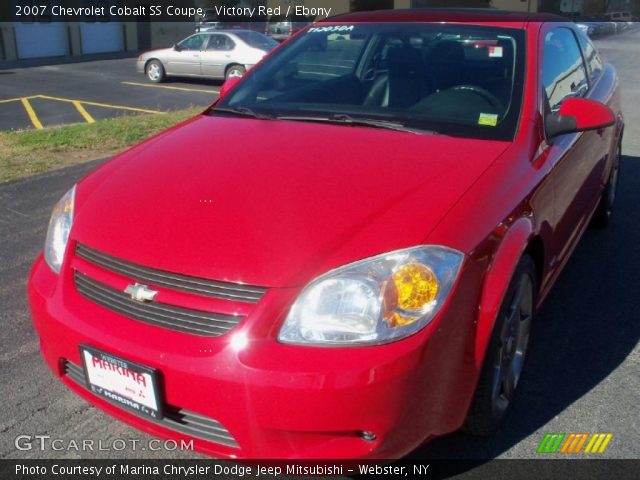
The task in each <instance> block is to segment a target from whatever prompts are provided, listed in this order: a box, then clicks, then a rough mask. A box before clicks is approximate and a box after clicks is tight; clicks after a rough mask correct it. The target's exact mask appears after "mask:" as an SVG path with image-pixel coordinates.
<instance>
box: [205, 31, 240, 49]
mask: <svg viewBox="0 0 640 480" xmlns="http://www.w3.org/2000/svg"><path fill="white" fill-rule="evenodd" d="M234 46H235V44H234V43H233V40H231V39H230V38H229V37H227V36H226V35H220V34H217V35H209V43H208V44H207V51H229V50H233V47H234Z"/></svg>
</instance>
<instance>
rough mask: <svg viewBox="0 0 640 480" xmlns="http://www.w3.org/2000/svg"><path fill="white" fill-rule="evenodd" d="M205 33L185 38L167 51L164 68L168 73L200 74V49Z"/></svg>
mask: <svg viewBox="0 0 640 480" xmlns="http://www.w3.org/2000/svg"><path fill="white" fill-rule="evenodd" d="M206 37H207V36H206V35H205V34H196V35H191V36H190V37H187V38H185V39H184V40H182V41H181V42H180V43H178V44H176V46H175V47H174V48H173V50H171V51H170V52H169V54H168V55H167V61H166V64H165V68H166V70H167V73H168V74H170V75H200V57H201V54H202V52H201V50H202V47H203V45H204V41H205V40H206Z"/></svg>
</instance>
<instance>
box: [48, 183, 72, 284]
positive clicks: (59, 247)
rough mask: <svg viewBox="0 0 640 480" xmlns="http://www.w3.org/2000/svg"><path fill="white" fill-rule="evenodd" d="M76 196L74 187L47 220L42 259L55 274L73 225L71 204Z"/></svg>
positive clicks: (58, 270) (60, 264) (58, 269)
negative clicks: (47, 225)
mask: <svg viewBox="0 0 640 480" xmlns="http://www.w3.org/2000/svg"><path fill="white" fill-rule="evenodd" d="M75 196H76V187H75V185H74V186H73V188H72V189H71V190H69V191H68V192H67V193H65V194H64V196H63V197H62V198H61V199H60V201H59V202H58V203H57V204H56V206H55V207H54V209H53V213H52V214H51V220H49V230H47V239H46V240H45V242H44V259H45V261H46V262H47V265H49V266H50V267H51V270H53V271H54V272H56V273H59V272H60V267H61V266H62V259H63V258H64V252H65V250H66V249H67V241H68V240H69V232H70V231H71V224H72V223H73V204H74V200H75Z"/></svg>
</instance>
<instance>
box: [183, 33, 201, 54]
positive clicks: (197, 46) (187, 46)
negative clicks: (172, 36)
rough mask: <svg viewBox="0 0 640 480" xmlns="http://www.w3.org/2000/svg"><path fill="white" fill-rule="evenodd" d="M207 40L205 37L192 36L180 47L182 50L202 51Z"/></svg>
mask: <svg viewBox="0 0 640 480" xmlns="http://www.w3.org/2000/svg"><path fill="white" fill-rule="evenodd" d="M204 40H205V35H192V36H191V37H189V38H187V39H185V40H183V41H182V42H180V43H179V44H178V45H179V47H180V50H198V51H199V50H201V49H202V43H203V42H204Z"/></svg>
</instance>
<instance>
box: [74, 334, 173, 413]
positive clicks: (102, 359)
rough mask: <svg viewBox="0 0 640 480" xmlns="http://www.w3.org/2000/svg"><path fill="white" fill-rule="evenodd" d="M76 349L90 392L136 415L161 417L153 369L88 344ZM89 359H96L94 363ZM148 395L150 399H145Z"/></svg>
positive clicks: (157, 377) (157, 379)
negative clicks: (78, 352) (124, 389)
mask: <svg viewBox="0 0 640 480" xmlns="http://www.w3.org/2000/svg"><path fill="white" fill-rule="evenodd" d="M79 349H80V358H81V359H82V365H83V367H84V375H85V379H86V381H87V387H88V389H89V390H90V391H91V392H92V393H94V394H95V395H98V396H99V397H101V398H103V399H105V400H107V401H109V402H111V403H114V404H116V405H118V406H119V407H121V408H123V409H126V410H129V411H132V412H134V413H137V414H138V415H142V416H145V417H149V418H151V419H153V420H160V419H161V418H162V417H163V409H162V398H161V396H160V387H159V372H158V370H157V369H155V368H151V367H148V366H146V365H142V364H140V363H137V362H132V361H131V360H127V359H125V358H122V357H120V356H118V355H113V354H111V353H108V352H105V351H103V350H100V349H98V348H94V347H91V346H89V345H80V346H79ZM93 359H97V364H96V362H94V360H93ZM116 384H117V385H116ZM114 387H117V388H116V389H115V390H114ZM120 387H124V388H126V389H127V390H128V391H122V389H121V388H120ZM136 389H138V393H137V394H136V393H135V392H136ZM119 390H120V391H119ZM132 392H133V393H132ZM136 395H137V396H136ZM149 395H150V396H151V398H145V397H148V396H149Z"/></svg>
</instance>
